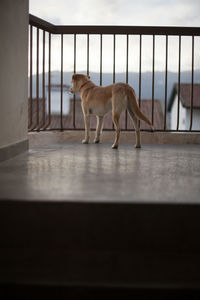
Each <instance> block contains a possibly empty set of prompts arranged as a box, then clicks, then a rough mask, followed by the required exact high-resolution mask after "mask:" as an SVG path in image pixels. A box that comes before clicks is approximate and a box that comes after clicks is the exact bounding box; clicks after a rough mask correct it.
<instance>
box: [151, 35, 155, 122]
mask: <svg viewBox="0 0 200 300" xmlns="http://www.w3.org/2000/svg"><path fill="white" fill-rule="evenodd" d="M154 80H155V35H153V61H152V107H151V123H152V125H153V124H154V88H155V82H154Z"/></svg>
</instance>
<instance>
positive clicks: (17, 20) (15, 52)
mask: <svg viewBox="0 0 200 300" xmlns="http://www.w3.org/2000/svg"><path fill="white" fill-rule="evenodd" d="M27 74H28V0H0V148H1V147H5V146H8V145H12V144H15V143H17V142H20V141H24V140H26V139H27V102H28V101H27V93H28V92H27V87H28V75H27Z"/></svg>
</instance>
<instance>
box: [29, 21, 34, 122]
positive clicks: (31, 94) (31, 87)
mask: <svg viewBox="0 0 200 300" xmlns="http://www.w3.org/2000/svg"><path fill="white" fill-rule="evenodd" d="M29 101H30V102H29V106H30V115H29V116H30V124H29V126H28V127H29V128H30V127H31V126H32V123H33V116H32V114H33V26H32V25H31V26H30V99H29Z"/></svg>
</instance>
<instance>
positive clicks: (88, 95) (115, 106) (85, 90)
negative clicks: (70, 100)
mask: <svg viewBox="0 0 200 300" xmlns="http://www.w3.org/2000/svg"><path fill="white" fill-rule="evenodd" d="M71 83H72V87H71V88H70V91H71V92H72V93H76V92H79V93H80V96H81V106H82V110H83V115H84V121H85V139H84V140H83V141H82V143H84V144H87V143H89V139H90V135H89V132H90V115H91V114H94V115H96V117H97V128H96V135H95V140H94V142H95V143H99V141H100V134H101V130H102V125H103V117H104V115H105V114H106V113H108V112H109V111H111V110H112V120H113V123H114V125H115V129H116V135H115V141H114V144H113V145H112V148H113V149H117V148H118V142H119V135H120V126H119V118H120V114H121V112H122V111H124V110H125V109H127V110H128V112H129V114H130V117H131V119H132V121H133V125H134V127H135V132H136V148H140V147H141V142H140V128H139V124H138V120H139V119H140V120H143V121H145V122H146V123H147V124H149V126H150V127H151V128H152V129H153V127H152V124H151V122H150V121H149V120H148V119H147V117H146V116H145V115H144V114H143V113H142V112H141V110H140V108H139V106H138V103H137V100H136V95H135V91H134V89H133V88H132V87H131V86H130V85H128V84H125V83H115V84H111V85H108V86H106V87H100V86H97V85H95V84H94V83H93V82H92V81H91V80H90V77H89V76H87V75H83V74H74V75H73V76H72V80H71Z"/></svg>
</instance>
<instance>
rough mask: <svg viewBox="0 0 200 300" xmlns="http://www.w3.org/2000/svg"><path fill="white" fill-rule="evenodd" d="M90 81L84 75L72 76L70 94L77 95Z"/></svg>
mask: <svg viewBox="0 0 200 300" xmlns="http://www.w3.org/2000/svg"><path fill="white" fill-rule="evenodd" d="M89 79H90V76H88V75H84V74H74V75H72V80H71V84H72V86H71V87H70V92H71V93H78V92H80V87H81V86H82V85H83V84H84V83H85V82H87V81H88V80H89Z"/></svg>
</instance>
